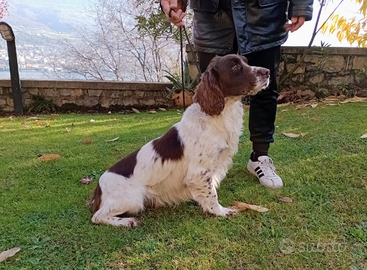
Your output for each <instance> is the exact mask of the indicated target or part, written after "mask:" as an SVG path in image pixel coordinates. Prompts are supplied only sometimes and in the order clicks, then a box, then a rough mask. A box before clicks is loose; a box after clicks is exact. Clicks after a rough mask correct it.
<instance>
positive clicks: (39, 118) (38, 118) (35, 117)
mask: <svg viewBox="0 0 367 270" xmlns="http://www.w3.org/2000/svg"><path fill="white" fill-rule="evenodd" d="M44 119H45V118H41V117H37V116H33V117H29V118H27V120H44Z"/></svg>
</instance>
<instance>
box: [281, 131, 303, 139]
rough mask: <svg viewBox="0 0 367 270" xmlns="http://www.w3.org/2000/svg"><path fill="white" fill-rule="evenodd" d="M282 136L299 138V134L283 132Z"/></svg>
mask: <svg viewBox="0 0 367 270" xmlns="http://www.w3.org/2000/svg"><path fill="white" fill-rule="evenodd" d="M282 134H283V135H284V136H287V137H290V138H298V137H299V136H301V134H295V133H286V132H283V133H282Z"/></svg>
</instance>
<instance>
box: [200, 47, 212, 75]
mask: <svg viewBox="0 0 367 270" xmlns="http://www.w3.org/2000/svg"><path fill="white" fill-rule="evenodd" d="M214 57H215V54H214V53H204V52H198V60H199V67H200V71H201V73H203V72H204V71H205V70H206V68H207V67H208V65H209V63H210V61H211V60H212V59H213V58H214Z"/></svg>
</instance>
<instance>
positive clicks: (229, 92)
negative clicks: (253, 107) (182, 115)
mask: <svg viewBox="0 0 367 270" xmlns="http://www.w3.org/2000/svg"><path fill="white" fill-rule="evenodd" d="M269 77H270V71H269V70H268V69H266V68H261V67H251V66H249V65H248V64H247V59H246V57H244V56H240V55H236V54H229V55H226V56H222V57H220V56H216V57H214V58H213V60H212V61H211V62H210V64H209V66H208V68H207V69H206V71H205V72H204V73H203V74H202V76H201V81H200V83H199V85H198V86H197V88H196V92H195V96H194V102H197V103H199V105H200V107H201V110H202V111H203V112H205V113H206V114H208V115H219V114H220V113H221V112H222V111H223V109H224V105H225V101H224V98H226V97H231V96H244V95H254V94H256V93H257V92H259V91H260V90H261V89H264V88H266V87H267V86H268V85H269Z"/></svg>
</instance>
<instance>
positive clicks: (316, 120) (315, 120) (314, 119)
mask: <svg viewBox="0 0 367 270" xmlns="http://www.w3.org/2000/svg"><path fill="white" fill-rule="evenodd" d="M310 120H311V121H314V122H318V121H320V118H318V117H311V118H310Z"/></svg>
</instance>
